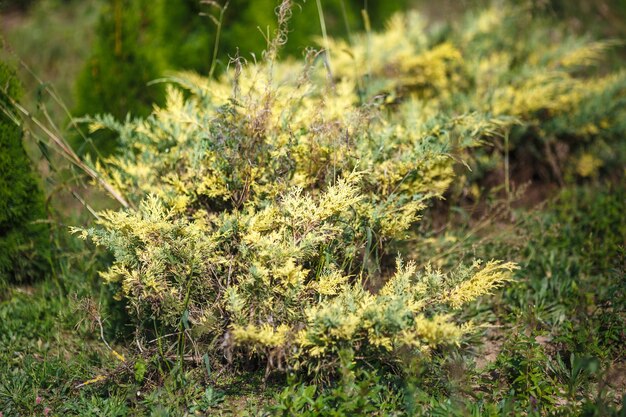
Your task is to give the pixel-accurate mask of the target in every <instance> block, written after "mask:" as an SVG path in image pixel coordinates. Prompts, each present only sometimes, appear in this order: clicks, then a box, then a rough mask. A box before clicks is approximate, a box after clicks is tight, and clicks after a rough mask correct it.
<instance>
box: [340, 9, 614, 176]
mask: <svg viewBox="0 0 626 417" xmlns="http://www.w3.org/2000/svg"><path fill="white" fill-rule="evenodd" d="M616 45H617V44H616V43H615V42H613V41H610V40H609V41H596V40H593V39H590V38H589V37H587V36H580V35H576V34H573V33H571V31H570V30H568V28H567V27H566V26H565V25H564V24H563V23H559V22H554V21H553V20H551V19H547V18H543V17H541V16H538V15H537V14H534V13H533V9H532V8H524V7H513V6H509V7H500V8H491V9H487V10H485V11H482V12H480V13H478V14H474V13H469V14H468V15H467V16H466V18H465V20H464V21H463V22H462V23H460V24H455V25H451V26H449V27H443V28H442V27H435V28H434V29H431V30H428V29H426V25H425V21H424V20H423V19H422V18H421V17H420V15H418V14H416V13H413V14H408V15H406V16H402V15H397V16H395V17H394V18H393V19H392V20H391V21H390V23H389V25H388V29H387V30H386V31H385V32H381V33H378V34H374V35H367V36H365V35H362V36H360V37H353V40H352V46H351V45H349V44H348V43H347V42H346V41H343V40H337V41H333V42H331V46H330V51H331V54H332V56H333V75H334V76H335V77H336V78H337V79H343V78H346V77H349V78H356V79H357V80H358V84H359V87H360V88H361V91H362V95H363V96H364V97H365V98H367V97H374V96H377V95H381V94H382V95H385V96H387V100H390V101H403V100H417V101H418V103H419V106H420V107H421V108H423V110H422V112H423V114H425V117H426V118H427V117H429V116H428V115H429V114H431V113H436V112H443V113H457V114H463V113H466V112H478V113H479V114H485V115H490V117H493V118H498V119H501V120H503V121H506V125H503V126H501V127H502V128H501V129H499V130H498V131H497V132H496V133H497V134H495V135H492V137H491V138H485V139H487V140H488V142H490V143H493V144H494V145H496V148H495V152H493V151H492V152H489V153H485V151H483V150H480V149H479V150H478V151H477V152H471V153H470V154H468V155H467V162H468V163H471V165H472V167H473V168H474V169H473V171H474V172H475V174H473V175H474V177H476V176H477V175H484V174H483V173H484V171H485V170H490V169H492V167H493V166H502V164H501V163H500V161H501V160H502V159H503V158H505V157H506V156H505V155H506V154H507V152H510V153H511V154H513V153H515V156H517V158H516V159H517V160H518V161H520V162H519V163H518V164H519V165H520V166H519V167H516V168H519V170H521V169H522V168H524V169H525V170H526V171H528V170H530V171H531V174H532V175H535V176H538V175H541V174H542V173H541V167H544V168H545V170H547V171H548V172H551V173H552V178H549V179H561V180H562V179H563V178H564V177H567V176H571V177H592V176H595V175H596V174H597V173H598V171H599V170H600V169H604V170H605V171H606V172H611V171H614V170H615V169H618V170H619V169H620V168H619V167H620V166H621V165H622V161H623V160H624V158H625V157H626V149H624V146H623V145H622V144H623V141H622V140H621V139H622V138H623V137H624V135H626V124H624V120H626V118H625V117H624V116H625V114H624V111H625V110H624V109H626V106H625V105H624V104H625V103H624V100H625V99H626V74H625V73H624V72H623V71H618V72H610V71H609V68H607V66H606V65H604V67H603V66H602V64H603V62H604V59H605V56H606V54H607V51H608V50H610V49H611V48H613V47H614V46H616ZM494 139H495V140H494ZM529 156H530V159H529ZM510 159H511V160H512V161H513V160H515V158H513V157H512V156H511V158H510ZM533 161H535V162H533ZM537 162H538V163H537ZM533 163H534V164H536V166H535V167H534V169H529V167H528V165H530V164H533ZM532 175H531V176H532ZM544 176H545V175H544Z"/></svg>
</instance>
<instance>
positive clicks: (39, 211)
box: [0, 62, 50, 286]
mask: <svg viewBox="0 0 626 417" xmlns="http://www.w3.org/2000/svg"><path fill="white" fill-rule="evenodd" d="M20 94H21V90H20V85H19V82H18V80H17V78H16V75H15V72H14V71H13V70H12V69H11V68H9V67H8V66H7V65H6V64H4V63H2V62H0V110H1V111H2V112H1V113H0V149H2V152H0V196H2V198H0V286H4V285H5V284H6V283H8V282H23V281H26V280H32V279H36V278H40V277H41V276H42V275H43V274H45V272H46V271H47V269H48V262H49V256H50V252H49V248H48V246H49V243H48V239H49V235H48V227H47V226H46V225H45V224H44V223H36V222H37V221H42V220H44V219H45V218H46V217H47V216H46V209H45V203H44V195H43V193H42V191H41V189H40V187H39V184H38V180H37V177H36V175H35V173H34V171H33V168H32V167H31V162H30V160H29V159H28V156H27V155H26V151H25V150H24V146H23V144H22V136H23V133H22V128H21V126H20V121H19V120H20V119H19V118H17V116H16V113H15V109H14V108H13V105H12V104H11V103H12V102H11V100H17V99H19V96H20Z"/></svg>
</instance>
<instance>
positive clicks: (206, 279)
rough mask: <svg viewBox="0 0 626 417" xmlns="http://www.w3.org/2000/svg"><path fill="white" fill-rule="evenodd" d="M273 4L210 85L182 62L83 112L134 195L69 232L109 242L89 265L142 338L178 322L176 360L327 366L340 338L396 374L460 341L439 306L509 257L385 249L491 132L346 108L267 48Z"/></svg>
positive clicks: (470, 118)
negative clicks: (415, 255)
mask: <svg viewBox="0 0 626 417" xmlns="http://www.w3.org/2000/svg"><path fill="white" fill-rule="evenodd" d="M283 5H286V6H285V7H287V5H288V2H285V3H283ZM285 7H283V8H281V9H280V10H279V23H280V26H279V27H280V28H281V30H280V31H279V32H278V33H277V35H276V37H275V38H274V40H273V42H272V43H271V44H270V46H269V48H268V51H267V53H266V54H265V56H266V61H264V62H263V63H260V64H258V65H252V66H242V65H240V64H236V65H235V66H234V68H233V71H232V72H229V73H226V74H224V75H223V76H222V77H221V78H220V79H219V80H207V79H203V78H200V77H198V76H197V75H194V74H180V75H178V76H177V77H176V83H177V84H178V88H175V87H170V88H168V95H167V100H166V105H165V107H162V108H157V109H155V111H154V112H153V114H152V115H151V116H150V117H148V118H145V119H138V120H134V121H127V122H126V123H119V122H116V121H115V120H114V119H113V118H111V117H95V118H93V119H92V124H91V130H92V131H96V130H98V129H101V128H105V127H106V128H110V129H113V130H114V131H116V132H117V134H118V135H119V138H118V140H119V143H120V145H121V146H120V152H119V153H118V154H117V155H115V156H114V157H111V158H109V159H108V160H107V161H106V164H105V165H103V166H102V167H101V169H100V171H101V173H102V175H103V176H104V177H105V178H107V180H108V182H109V183H111V184H113V185H114V186H116V187H117V188H118V189H119V190H121V191H122V192H123V193H125V195H126V196H127V198H128V199H129V200H130V201H133V202H134V204H135V205H136V207H137V208H136V209H134V210H121V211H107V212H103V213H100V215H99V218H100V219H99V221H98V223H99V227H94V228H90V229H86V230H81V229H76V232H78V233H80V234H81V236H82V237H84V238H87V237H89V238H91V239H92V240H93V241H94V242H95V243H96V244H98V245H102V246H105V247H106V248H108V249H109V250H110V251H111V252H112V253H113V255H114V257H115V260H114V262H113V264H112V266H111V268H109V270H108V271H105V272H103V273H102V276H103V278H104V279H105V280H106V281H108V282H111V283H116V284H117V285H119V288H120V295H121V296H123V297H125V298H126V299H127V300H128V303H129V311H131V313H132V314H133V315H134V317H135V318H136V320H137V323H138V325H139V326H140V330H141V331H140V332H139V334H140V335H141V334H144V335H146V334H150V332H152V331H153V330H152V329H156V332H157V334H156V335H155V334H153V335H152V336H156V337H160V338H159V340H161V341H162V340H166V339H167V336H163V335H165V334H170V333H172V332H174V333H175V334H176V337H175V341H174V342H173V343H172V345H171V346H172V347H174V346H176V348H177V349H178V352H179V354H180V355H181V357H182V355H183V353H184V352H186V351H187V349H192V350H193V349H201V350H202V351H205V352H208V353H209V354H210V355H211V357H212V358H214V360H215V361H217V360H218V358H219V357H222V356H224V357H226V358H227V360H228V361H229V362H231V363H234V364H235V365H242V364H245V363H251V362H252V363H254V362H258V361H262V362H261V363H264V364H265V366H266V370H267V372H270V371H272V370H275V369H278V370H282V369H298V370H306V371H307V372H309V373H311V374H314V375H325V374H327V373H329V372H334V371H335V370H336V369H337V364H338V362H337V361H338V356H339V352H341V351H346V350H353V351H354V352H355V356H358V357H359V358H360V359H359V360H360V361H367V362H369V363H378V364H379V365H380V366H381V367H382V368H385V369H395V370H399V368H400V367H399V366H398V364H399V363H401V360H402V357H403V356H405V355H407V354H414V355H419V356H427V355H428V353H429V352H431V351H432V350H433V349H434V348H437V347H438V346H440V345H444V344H457V343H459V341H460V339H461V337H462V336H463V335H464V334H465V333H466V332H468V331H469V330H471V327H472V326H471V325H470V324H469V323H457V322H456V321H455V318H454V316H453V315H452V314H451V312H452V311H453V310H454V309H457V308H459V307H461V306H462V305H463V304H464V303H467V302H469V301H471V300H473V299H475V298H476V297H478V296H480V295H481V294H484V293H488V292H489V291H490V290H491V289H493V288H494V287H495V286H498V285H500V284H502V283H503V282H505V281H506V280H507V279H508V277H509V272H510V271H511V270H512V269H514V268H515V265H513V264H510V263H501V262H497V261H491V262H486V263H481V262H475V263H474V264H473V265H471V266H469V267H462V268H459V269H458V270H457V271H454V272H452V273H450V274H444V273H442V272H440V271H436V270H433V269H426V270H425V271H423V272H420V271H417V270H416V267H415V266H414V265H413V264H412V263H410V262H406V263H405V262H403V261H401V260H398V262H397V266H396V268H395V272H394V271H393V270H394V268H393V267H392V266H390V265H388V264H387V263H386V262H384V261H385V260H386V259H389V257H390V256H391V257H393V256H394V254H393V248H394V246H393V245H394V243H397V242H401V241H402V240H403V239H404V237H405V236H406V235H407V231H408V230H409V228H410V227H411V226H412V225H413V224H415V222H416V221H417V220H418V219H419V215H420V211H421V210H422V209H423V208H424V207H425V205H426V203H427V202H428V201H430V200H432V199H433V198H436V197H440V196H441V195H442V194H443V193H444V192H445V190H446V189H447V187H448V186H449V184H450V183H451V181H452V180H453V171H452V165H453V159H452V158H451V157H450V153H452V152H456V150H457V149H458V148H463V147H465V146H468V144H472V143H474V142H473V140H472V138H473V137H475V136H476V135H480V134H484V131H485V130H489V129H495V127H493V126H492V122H491V121H489V120H488V119H481V118H479V117H478V116H476V115H466V116H463V117H454V118H448V117H446V116H445V115H433V116H432V118H431V119H430V120H428V121H427V122H425V123H423V124H416V123H415V119H414V110H415V109H414V103H412V102H407V103H406V104H403V105H401V106H399V107H397V106H395V105H393V106H389V105H387V104H385V103H384V102H379V101H376V100H373V101H370V102H367V103H364V104H359V99H358V95H357V89H356V85H355V82H354V80H350V79H346V80H344V81H342V82H338V83H336V84H335V83H331V82H330V81H329V80H328V78H327V76H326V69H325V67H324V66H323V65H320V64H321V62H318V61H316V60H315V58H316V57H318V56H319V54H316V53H314V52H311V53H310V54H309V55H308V58H309V59H308V60H307V62H306V63H305V65H304V68H303V69H302V68H300V66H299V65H297V64H294V63H289V62H286V63H280V62H277V61H275V57H276V54H277V49H278V48H279V46H280V44H281V42H282V40H283V39H284V34H285V31H286V21H287V19H288V16H289V13H288V10H287V9H286V8H285ZM181 89H184V90H186V92H187V94H186V95H185V94H183V92H182V91H181ZM186 96H188V97H187V98H185V97H186ZM478 122H480V123H482V124H478V125H477V123H478ZM494 123H495V122H494ZM381 284H382V285H381ZM375 287H382V288H381V289H380V291H370V290H369V289H368V288H375ZM170 338H171V336H170ZM188 342H191V346H189V345H188V344H187V343H188ZM138 343H140V344H141V343H143V342H142V340H141V339H140V340H138ZM194 346H195V347H194Z"/></svg>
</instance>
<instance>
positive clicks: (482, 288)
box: [442, 261, 519, 309]
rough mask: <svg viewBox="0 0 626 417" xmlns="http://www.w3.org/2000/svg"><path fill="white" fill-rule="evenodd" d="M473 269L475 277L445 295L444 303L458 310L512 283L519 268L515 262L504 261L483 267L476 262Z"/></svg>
mask: <svg viewBox="0 0 626 417" xmlns="http://www.w3.org/2000/svg"><path fill="white" fill-rule="evenodd" d="M471 269H472V270H475V271H476V272H475V273H474V275H473V276H472V277H471V278H470V279H468V280H467V281H464V282H462V283H461V284H459V285H457V286H456V287H455V288H453V289H452V290H451V291H449V292H448V293H447V294H445V295H444V296H443V300H442V301H443V302H444V303H446V304H449V305H450V306H451V307H452V308H455V309H457V308H460V307H461V306H462V305H463V304H466V303H468V302H470V301H473V300H475V299H476V298H478V297H480V296H481V295H485V294H489V293H491V291H492V290H494V289H495V288H497V287H499V286H500V285H502V284H504V283H505V282H507V281H510V280H511V279H512V278H511V276H512V272H513V271H514V270H516V269H519V266H518V265H517V264H516V263H514V262H506V263H503V262H502V261H489V262H487V263H486V264H485V265H484V266H483V265H482V262H481V261H475V262H474V264H473V265H472V268H471Z"/></svg>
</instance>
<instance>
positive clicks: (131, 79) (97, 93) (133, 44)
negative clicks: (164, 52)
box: [76, 0, 163, 154]
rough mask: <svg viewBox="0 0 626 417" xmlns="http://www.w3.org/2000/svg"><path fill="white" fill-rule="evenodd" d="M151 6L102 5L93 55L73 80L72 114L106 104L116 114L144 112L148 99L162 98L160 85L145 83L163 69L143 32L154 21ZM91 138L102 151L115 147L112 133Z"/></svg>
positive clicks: (114, 1) (123, 0) (118, 0)
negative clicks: (74, 96) (75, 103)
mask: <svg viewBox="0 0 626 417" xmlns="http://www.w3.org/2000/svg"><path fill="white" fill-rule="evenodd" d="M149 10H151V9H150V8H149V7H148V2H145V1H128V0H111V1H109V2H107V4H106V5H105V6H104V7H103V10H102V14H101V17H100V21H99V23H98V27H97V36H96V43H95V45H94V47H93V52H92V56H91V57H90V58H89V59H88V60H87V63H86V64H85V67H84V69H83V71H82V73H81V74H80V75H79V77H78V80H77V85H76V87H77V100H76V101H77V108H76V114H80V115H83V114H96V113H101V112H103V111H104V109H106V111H107V112H109V113H112V114H114V115H115V116H116V117H118V118H124V117H126V115H127V114H129V113H130V114H133V115H135V116H142V115H143V116H146V115H147V114H149V113H150V103H152V102H160V101H161V100H162V98H163V89H162V87H161V86H160V85H156V86H151V87H146V85H147V84H148V82H150V81H152V80H154V79H156V78H158V77H159V76H160V75H161V71H162V62H161V60H160V57H159V55H158V54H157V53H156V52H155V51H153V50H152V49H151V48H149V44H148V43H147V41H146V39H145V35H144V33H143V28H144V27H145V26H147V25H151V24H153V17H152V15H151V14H150V13H149ZM76 140H79V138H76ZM93 141H94V143H95V145H96V148H97V149H98V150H99V151H102V152H103V153H104V154H107V153H109V152H111V150H112V149H114V148H115V138H114V137H112V136H111V135H106V134H100V135H99V136H96V137H94V138H93ZM79 143H80V142H79ZM88 150H89V151H93V149H88Z"/></svg>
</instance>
